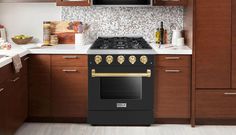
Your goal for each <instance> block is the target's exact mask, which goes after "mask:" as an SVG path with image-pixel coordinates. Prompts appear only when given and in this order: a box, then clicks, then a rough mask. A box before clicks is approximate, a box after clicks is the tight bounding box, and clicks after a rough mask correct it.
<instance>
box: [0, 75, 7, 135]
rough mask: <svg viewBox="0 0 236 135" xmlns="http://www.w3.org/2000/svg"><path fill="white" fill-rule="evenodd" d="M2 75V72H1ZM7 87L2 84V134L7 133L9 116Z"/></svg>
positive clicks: (0, 110)
mask: <svg viewBox="0 0 236 135" xmlns="http://www.w3.org/2000/svg"><path fill="white" fill-rule="evenodd" d="M0 75H1V74H0ZM6 100H7V87H6V84H0V135H5V134H6V131H7V130H6V129H7V127H6V120H7V119H6V117H7V102H6Z"/></svg>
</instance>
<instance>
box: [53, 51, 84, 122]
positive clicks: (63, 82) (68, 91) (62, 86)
mask: <svg viewBox="0 0 236 135" xmlns="http://www.w3.org/2000/svg"><path fill="white" fill-rule="evenodd" d="M61 58H63V59H61ZM64 58H67V59H64ZM52 63H53V64H52V115H53V117H59V118H73V117H76V118H85V117H87V102H88V101H87V100H88V99H87V98H88V95H87V94H88V67H87V56H83V55H79V56H78V55H75V56H71V55H53V56H52Z"/></svg>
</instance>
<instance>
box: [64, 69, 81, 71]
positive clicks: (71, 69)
mask: <svg viewBox="0 0 236 135" xmlns="http://www.w3.org/2000/svg"><path fill="white" fill-rule="evenodd" d="M62 71H63V72H78V70H76V69H63V70H62Z"/></svg>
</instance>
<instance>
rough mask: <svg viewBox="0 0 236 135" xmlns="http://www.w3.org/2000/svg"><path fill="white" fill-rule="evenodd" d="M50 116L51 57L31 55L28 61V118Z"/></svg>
mask: <svg viewBox="0 0 236 135" xmlns="http://www.w3.org/2000/svg"><path fill="white" fill-rule="evenodd" d="M50 116H51V57H50V55H31V56H30V60H29V117H30V118H35V117H39V118H40V117H50Z"/></svg>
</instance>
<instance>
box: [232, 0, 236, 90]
mask: <svg viewBox="0 0 236 135" xmlns="http://www.w3.org/2000/svg"><path fill="white" fill-rule="evenodd" d="M235 13H236V1H235V0H232V88H236V14H235Z"/></svg>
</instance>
